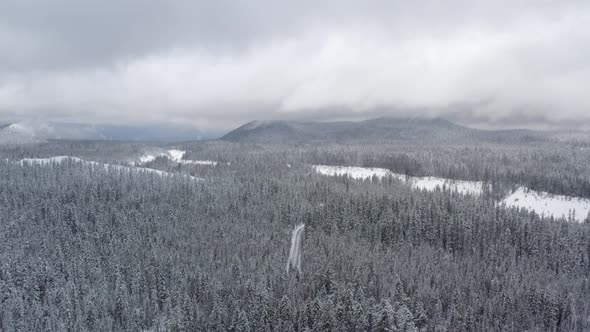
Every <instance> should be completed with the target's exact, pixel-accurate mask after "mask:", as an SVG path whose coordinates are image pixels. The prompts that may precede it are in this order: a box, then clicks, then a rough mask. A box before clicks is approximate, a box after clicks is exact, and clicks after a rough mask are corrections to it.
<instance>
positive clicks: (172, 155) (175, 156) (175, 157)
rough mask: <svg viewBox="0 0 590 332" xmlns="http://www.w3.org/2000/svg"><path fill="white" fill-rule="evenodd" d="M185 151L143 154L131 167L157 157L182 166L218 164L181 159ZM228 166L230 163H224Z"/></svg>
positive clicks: (208, 161) (209, 161) (173, 150)
mask: <svg viewBox="0 0 590 332" xmlns="http://www.w3.org/2000/svg"><path fill="white" fill-rule="evenodd" d="M185 154H186V151H184V150H175V149H172V150H166V151H165V152H157V153H152V154H144V155H142V156H140V157H139V159H138V161H137V162H132V163H131V165H142V164H145V163H149V162H152V161H154V160H156V158H157V157H166V158H168V159H170V160H172V161H174V162H177V163H180V164H184V165H207V166H216V165H217V164H218V162H217V161H213V160H189V159H182V158H183V157H184V155H185ZM226 164H227V165H229V164H230V163H226Z"/></svg>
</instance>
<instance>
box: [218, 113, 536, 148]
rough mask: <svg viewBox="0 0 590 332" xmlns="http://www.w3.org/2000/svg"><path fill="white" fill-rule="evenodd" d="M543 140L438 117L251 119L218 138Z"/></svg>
mask: <svg viewBox="0 0 590 332" xmlns="http://www.w3.org/2000/svg"><path fill="white" fill-rule="evenodd" d="M540 139H543V135H542V134H541V133H540V132H533V131H528V130H497V131H491V130H479V129H473V128H468V127H465V126H461V125H458V124H454V123H452V122H450V121H447V120H445V119H441V118H434V119H420V118H387V117H385V118H377V119H371V120H365V121H360V122H350V121H349V122H347V121H341V122H298V121H252V122H249V123H246V124H245V125H243V126H241V127H238V128H236V129H234V130H232V131H230V132H229V133H227V134H226V135H224V136H223V137H222V138H221V140H225V141H231V142H241V143H260V144H301V143H320V142H333V143H336V142H340V143H378V142H390V141H411V142H416V143H432V142H436V143H462V142H474V141H475V142H496V143H501V142H512V143H518V142H530V141H534V140H540Z"/></svg>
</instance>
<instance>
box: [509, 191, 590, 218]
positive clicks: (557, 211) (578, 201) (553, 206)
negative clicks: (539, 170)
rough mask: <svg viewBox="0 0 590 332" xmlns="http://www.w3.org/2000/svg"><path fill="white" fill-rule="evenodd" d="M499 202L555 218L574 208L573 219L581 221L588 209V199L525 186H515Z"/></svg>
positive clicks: (589, 201) (586, 214)
mask: <svg viewBox="0 0 590 332" xmlns="http://www.w3.org/2000/svg"><path fill="white" fill-rule="evenodd" d="M501 203H504V204H506V206H510V207H520V208H525V209H527V210H530V211H534V212H535V213H537V214H538V215H541V216H550V215H553V216H554V217H556V218H559V217H565V218H567V217H568V216H569V214H570V212H571V211H574V210H575V216H574V219H575V220H577V221H579V222H582V221H584V219H586V217H587V216H588V212H589V211H590V199H586V198H579V197H571V196H563V195H552V194H550V193H546V192H542V191H535V190H530V189H527V188H525V187H519V188H517V189H516V190H515V191H514V192H513V193H512V194H509V195H508V196H506V197H505V198H504V199H503V200H502V202H501Z"/></svg>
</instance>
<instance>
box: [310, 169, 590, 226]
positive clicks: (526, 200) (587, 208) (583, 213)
mask: <svg viewBox="0 0 590 332" xmlns="http://www.w3.org/2000/svg"><path fill="white" fill-rule="evenodd" d="M313 168H314V169H315V170H316V172H318V173H319V174H323V175H330V176H336V175H348V176H350V177H351V178H353V179H363V180H366V179H370V178H372V177H373V176H376V177H377V178H379V179H382V178H383V177H386V176H392V177H394V178H397V179H400V180H402V181H405V182H406V183H407V184H409V185H410V186H412V188H415V189H421V190H422V189H423V190H428V191H433V190H436V188H443V186H444V187H446V188H447V189H450V190H451V191H454V192H458V193H461V194H473V195H481V194H482V193H483V188H484V183H483V182H481V181H461V180H451V179H445V178H438V177H433V176H427V177H414V176H405V175H403V174H397V173H393V172H391V171H390V170H388V169H385V168H370V167H354V166H326V165H313ZM500 203H501V204H505V205H506V206H508V207H520V208H525V209H527V210H530V211H534V212H535V213H537V214H538V215H540V216H546V217H548V216H550V215H553V216H554V217H556V218H559V217H566V218H567V217H568V216H569V214H570V212H571V211H575V215H574V219H575V220H577V221H579V222H582V221H584V220H585V219H586V217H588V213H589V212H590V199H585V198H579V197H570V196H562V195H552V194H549V193H546V192H538V191H534V190H529V189H527V188H525V187H519V188H518V189H517V190H516V191H514V192H513V193H512V194H509V195H508V196H506V197H505V198H504V199H503V200H502V201H501V202H500Z"/></svg>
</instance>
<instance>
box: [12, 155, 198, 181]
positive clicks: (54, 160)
mask: <svg viewBox="0 0 590 332" xmlns="http://www.w3.org/2000/svg"><path fill="white" fill-rule="evenodd" d="M67 160H70V161H71V162H74V163H80V164H83V165H87V166H90V167H93V168H94V167H103V168H104V169H105V170H106V171H118V172H140V173H141V172H144V173H151V174H156V175H159V176H172V175H175V174H176V175H183V174H180V173H171V172H164V171H160V170H157V169H152V168H146V167H129V166H124V165H112V164H106V163H99V162H96V161H89V160H84V159H80V158H77V157H70V156H57V157H49V158H25V159H21V160H20V161H19V162H18V163H19V164H20V165H25V164H26V165H41V166H48V165H53V164H60V163H63V162H64V161H67ZM183 176H186V177H188V178H190V179H192V180H203V179H202V178H198V177H194V176H189V175H183Z"/></svg>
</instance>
